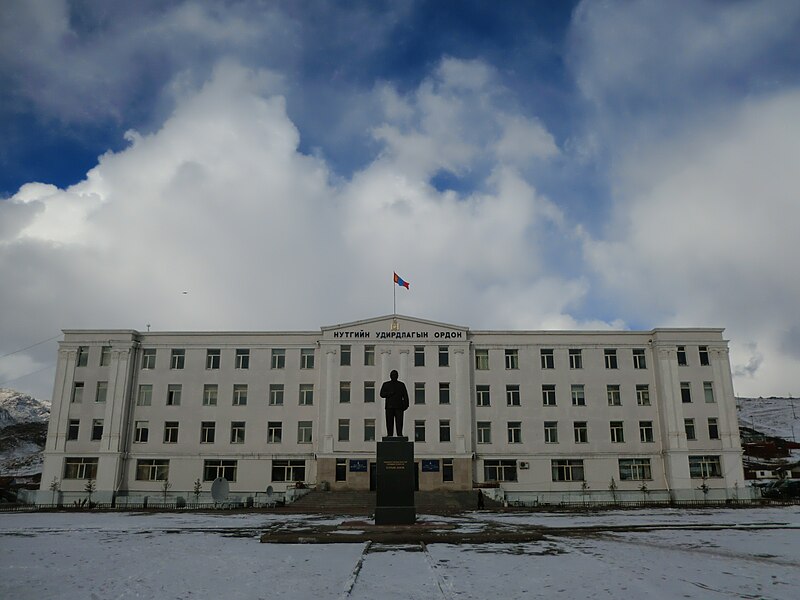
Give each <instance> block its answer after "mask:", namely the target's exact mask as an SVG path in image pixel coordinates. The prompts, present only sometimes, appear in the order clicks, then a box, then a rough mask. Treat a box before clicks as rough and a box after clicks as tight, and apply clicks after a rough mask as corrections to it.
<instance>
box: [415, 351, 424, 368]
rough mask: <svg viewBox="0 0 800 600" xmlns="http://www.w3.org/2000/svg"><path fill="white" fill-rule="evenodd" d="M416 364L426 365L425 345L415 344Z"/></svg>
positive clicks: (416, 365)
mask: <svg viewBox="0 0 800 600" xmlns="http://www.w3.org/2000/svg"><path fill="white" fill-rule="evenodd" d="M414 366H415V367H424V366H425V346H414Z"/></svg>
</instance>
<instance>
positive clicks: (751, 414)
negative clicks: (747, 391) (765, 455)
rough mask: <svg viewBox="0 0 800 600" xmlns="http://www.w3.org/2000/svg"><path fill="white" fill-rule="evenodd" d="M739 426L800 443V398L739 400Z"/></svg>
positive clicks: (737, 403) (737, 400)
mask: <svg viewBox="0 0 800 600" xmlns="http://www.w3.org/2000/svg"><path fill="white" fill-rule="evenodd" d="M736 405H737V407H738V409H739V426H741V427H750V428H752V429H755V430H757V431H760V432H761V433H763V434H764V435H767V436H772V437H779V438H782V439H784V440H789V441H795V440H796V441H800V398H737V399H736Z"/></svg>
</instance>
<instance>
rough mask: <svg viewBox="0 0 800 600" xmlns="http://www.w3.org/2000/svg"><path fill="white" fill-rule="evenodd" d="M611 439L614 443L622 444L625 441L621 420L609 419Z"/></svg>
mask: <svg viewBox="0 0 800 600" xmlns="http://www.w3.org/2000/svg"><path fill="white" fill-rule="evenodd" d="M610 428H611V441H612V442H613V443H614V444H622V443H624V442H625V430H624V429H623V426H622V421H611V423H610Z"/></svg>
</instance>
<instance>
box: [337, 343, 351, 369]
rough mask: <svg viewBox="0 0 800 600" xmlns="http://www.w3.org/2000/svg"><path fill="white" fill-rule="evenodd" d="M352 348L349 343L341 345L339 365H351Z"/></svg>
mask: <svg viewBox="0 0 800 600" xmlns="http://www.w3.org/2000/svg"><path fill="white" fill-rule="evenodd" d="M351 353H352V349H351V348H350V345H349V344H343V345H341V346H339V366H342V367H349V366H350V361H351Z"/></svg>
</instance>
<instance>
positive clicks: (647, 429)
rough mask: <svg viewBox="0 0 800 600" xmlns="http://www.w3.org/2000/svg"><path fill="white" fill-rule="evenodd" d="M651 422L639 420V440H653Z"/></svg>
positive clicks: (649, 441) (647, 441)
mask: <svg viewBox="0 0 800 600" xmlns="http://www.w3.org/2000/svg"><path fill="white" fill-rule="evenodd" d="M653 440H654V438H653V422H652V421H639V441H640V442H643V443H645V444H649V443H651V442H653Z"/></svg>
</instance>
